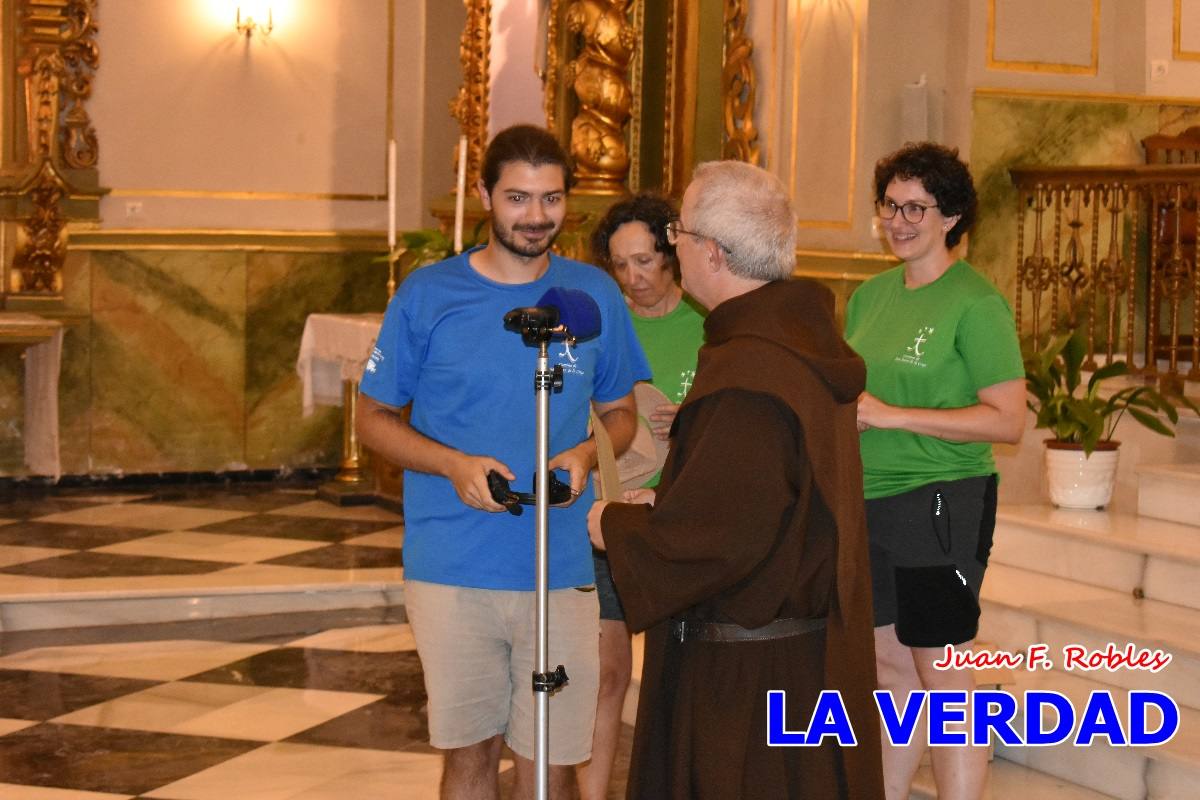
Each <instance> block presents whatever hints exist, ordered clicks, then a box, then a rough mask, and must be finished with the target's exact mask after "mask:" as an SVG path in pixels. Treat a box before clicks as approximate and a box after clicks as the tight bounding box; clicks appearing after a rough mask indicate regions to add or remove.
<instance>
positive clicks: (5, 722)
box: [0, 717, 38, 797]
mask: <svg viewBox="0 0 1200 800" xmlns="http://www.w3.org/2000/svg"><path fill="white" fill-rule="evenodd" d="M37 724H38V723H37V722H34V721H32V720H28V719H9V718H8V717H0V736H5V735H7V734H10V733H12V732H14V731H19V730H22V729H24V728H28V727H31V726H33V725H37ZM0 785H3V784H0ZM5 796H6V795H3V794H0V797H5Z"/></svg>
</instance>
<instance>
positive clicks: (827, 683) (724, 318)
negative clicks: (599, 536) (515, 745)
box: [601, 280, 883, 800]
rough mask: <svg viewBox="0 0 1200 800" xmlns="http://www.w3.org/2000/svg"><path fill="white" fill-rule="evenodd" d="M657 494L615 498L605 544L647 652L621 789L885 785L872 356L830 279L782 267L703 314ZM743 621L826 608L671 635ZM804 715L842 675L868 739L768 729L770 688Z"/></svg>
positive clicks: (794, 789) (854, 718)
mask: <svg viewBox="0 0 1200 800" xmlns="http://www.w3.org/2000/svg"><path fill="white" fill-rule="evenodd" d="M704 327H705V334H706V335H705V338H706V344H705V346H704V347H703V348H701V350H700V358H699V364H698V367H697V373H696V382H695V385H694V386H693V388H692V390H691V392H689V394H688V396H687V400H686V401H685V402H684V404H683V405H682V407H681V408H680V409H679V413H678V415H677V417H676V420H675V425H674V428H673V431H672V432H673V440H672V445H671V454H670V456H669V457H668V460H667V463H666V465H665V467H664V469H663V477H662V482H661V483H660V484H659V487H658V490H657V492H658V493H657V497H656V502H655V505H654V506H649V505H631V504H624V503H614V504H610V505H609V506H608V507H607V508H606V509H605V511H604V515H603V517H602V520H601V526H602V528H603V531H604V539H605V543H606V546H607V549H608V556H609V563H610V564H611V567H612V572H613V577H614V579H615V581H616V585H617V590H618V592H619V593H620V595H621V600H622V603H623V605H624V608H625V613H626V621H627V622H628V624H629V627H630V628H631V629H633V630H635V631H637V630H646V631H647V635H646V652H645V663H644V667H643V672H642V688H641V695H640V700H639V706H638V717H637V729H636V732H635V734H634V752H633V762H632V764H631V768H630V775H629V789H628V796H629V797H630V798H636V799H637V800H641V799H642V798H654V799H655V800H658V799H659V798H694V797H697V798H698V797H704V798H771V799H772V800H774V799H775V798H820V800H825V799H826V798H839V797H841V798H854V799H855V800H858V799H859V798H862V799H864V800H868V799H869V800H874V798H881V797H883V778H882V772H881V766H880V742H879V723H878V715H877V712H876V708H875V704H874V700H873V699H872V696H871V692H872V690H874V688H875V651H874V640H873V634H872V627H871V625H872V622H871V594H870V587H871V582H870V571H869V569H868V562H867V558H868V555H867V540H866V527H865V521H864V506H863V491H862V465H861V462H860V460H859V454H858V432H857V428H856V424H855V423H856V411H855V408H856V403H855V401H856V399H857V397H858V395H859V393H860V392H861V391H862V389H863V386H864V383H865V377H866V373H865V368H864V366H863V363H862V361H861V359H859V357H858V356H857V355H856V354H855V353H854V352H853V351H852V350H851V349H850V348H849V347H848V346H847V345H846V344H845V342H844V341H843V340H842V338H841V335H840V333H839V332H838V329H837V326H836V325H835V322H834V316H833V297H832V295H831V293H830V292H829V291H828V290H826V289H824V288H823V287H821V286H820V285H819V284H816V283H814V282H812V281H807V280H800V281H776V282H773V283H768V284H766V285H764V286H762V287H760V288H758V289H755V290H753V291H751V292H748V293H746V294H743V295H740V296H738V297H735V298H733V299H731V300H728V301H726V302H724V303H722V304H721V305H719V306H718V307H717V308H715V309H713V311H712V313H711V314H709V316H708V319H707V321H706V323H705V326H704ZM672 617H675V618H679V617H687V618H690V619H699V620H705V621H714V622H733V623H736V624H738V625H741V626H743V627H746V628H756V627H760V626H762V625H766V624H767V623H768V622H771V621H772V620H774V619H777V618H784V617H806V618H811V617H826V618H827V622H826V627H825V629H824V630H817V631H814V632H810V633H806V634H802V635H799V636H795V637H791V638H786V639H775V640H770V641H741V642H703V641H688V642H685V643H683V644H680V643H678V642H677V641H675V640H674V639H673V638H672V637H671V631H670V624H669V619H670V618H672ZM771 689H782V690H785V691H786V692H787V708H786V728H787V730H789V731H795V730H804V729H807V728H808V723H809V718H810V716H811V713H812V709H813V705H814V703H815V701H816V698H817V696H818V694H819V692H820V691H821V690H822V689H835V690H838V691H839V692H840V693H841V696H842V700H843V703H844V704H845V707H846V709H847V711H848V713H849V717H850V720H851V724H852V725H853V727H854V732H855V735H856V736H857V739H858V744H857V746H854V747H840V746H838V745H837V744H836V743H834V742H833V740H832V739H826V740H825V742H824V743H823V744H822V745H820V746H816V747H768V746H767V744H766V734H767V721H766V718H767V692H768V690H771Z"/></svg>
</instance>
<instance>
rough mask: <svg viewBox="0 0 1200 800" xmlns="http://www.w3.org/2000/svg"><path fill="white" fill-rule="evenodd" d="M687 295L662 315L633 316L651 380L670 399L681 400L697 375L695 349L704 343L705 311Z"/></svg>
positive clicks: (635, 329) (678, 401)
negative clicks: (648, 363) (647, 362)
mask: <svg viewBox="0 0 1200 800" xmlns="http://www.w3.org/2000/svg"><path fill="white" fill-rule="evenodd" d="M694 303H695V301H694V300H692V299H691V298H690V297H688V296H687V295H684V297H683V299H682V300H680V301H679V304H678V305H676V306H675V308H674V309H673V310H672V311H671V312H670V313H669V314H665V315H663V316H661V317H639V316H638V315H637V314H630V316H631V317H632V318H633V331H634V333H635V334H637V338H638V342H640V343H641V345H642V350H643V351H644V352H645V353H646V360H647V361H649V362H650V374H651V375H652V376H653V377H652V378H651V380H650V383H651V384H652V385H653V386H654V388H656V389H658V390H659V391H660V392H662V393H663V394H665V395H666V396H667V397H668V398H669V399H670V400H671V402H672V403H682V402H683V398H684V396H685V395H687V393H688V389H691V388H692V381H693V380H694V379H695V377H696V353H697V351H699V349H700V345H702V344H704V314H703V312H702V311H701V310H700V309H699V308H698V307H697V306H695V305H694Z"/></svg>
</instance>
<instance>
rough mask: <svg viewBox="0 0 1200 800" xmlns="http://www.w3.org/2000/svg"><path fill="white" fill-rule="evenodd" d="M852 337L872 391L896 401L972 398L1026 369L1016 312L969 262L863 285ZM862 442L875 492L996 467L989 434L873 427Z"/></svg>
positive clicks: (868, 484)
mask: <svg viewBox="0 0 1200 800" xmlns="http://www.w3.org/2000/svg"><path fill="white" fill-rule="evenodd" d="M846 341H848V342H849V343H850V346H851V347H853V348H854V349H855V351H856V352H857V353H858V354H859V355H860V356H862V358H863V360H864V361H865V362H866V364H867V391H868V392H870V393H871V394H873V395H875V396H876V397H878V398H879V399H880V400H882V401H884V402H885V403H890V404H892V405H896V406H904V407H909V408H914V407H915V408H962V407H965V406H971V405H975V404H976V403H978V402H979V395H978V392H979V390H980V389H983V388H986V387H988V386H992V385H995V384H997V383H1002V382H1004V381H1009V380H1013V379H1015V378H1021V377H1024V375H1025V369H1024V364H1023V362H1022V360H1021V348H1020V344H1019V343H1018V341H1017V332H1016V326H1015V325H1014V324H1013V316H1012V310H1011V309H1010V308H1009V305H1008V303H1007V302H1006V301H1005V299H1004V297H1003V296H1002V295H1001V294H1000V292H999V291H997V290H996V287H995V286H993V285H992V284H991V282H990V281H988V280H987V279H986V278H984V277H983V276H982V275H980V274H979V273H977V272H976V271H975V270H974V269H972V268H971V265H970V264H968V263H967V262H965V261H956V262H955V263H954V264H952V265H951V266H950V268H949V269H948V270H946V272H945V273H944V274H943V275H942V276H941V277H940V278H938V279H937V280H936V281H934V282H933V283H930V284H927V285H925V286H921V287H919V288H917V289H907V288H905V286H904V265H903V264H901V265H900V266H899V267H896V268H894V269H890V270H888V271H887V272H884V273H883V274H881V275H877V276H876V277H874V278H872V279H871V280H869V281H867V282H866V283H864V284H863V285H862V286H860V287H859V288H858V290H857V291H855V293H854V295H853V296H852V297H851V298H850V303H849V305H848V306H847V308H846ZM861 445H862V460H863V483H864V487H865V489H866V496H867V499H872V498H876V497H889V496H891V495H896V494H900V493H902V492H907V491H909V490H911V489H915V488H917V487H918V486H923V485H925V484H927V483H932V482H934V481H939V480H956V479H958V478H971V477H977V476H980V475H990V474H991V473H993V472H995V470H996V467H995V462H994V461H993V459H992V446H991V444H990V443H988V442H949V441H946V440H945V439H939V438H937V437H935V436H924V435H921V434H917V433H912V432H911V431H904V430H881V429H878V428H872V429H870V430H867V431H864V432H863V434H862V437H861Z"/></svg>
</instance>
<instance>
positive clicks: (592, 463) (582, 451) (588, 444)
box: [549, 438, 596, 505]
mask: <svg viewBox="0 0 1200 800" xmlns="http://www.w3.org/2000/svg"><path fill="white" fill-rule="evenodd" d="M549 467H550V469H565V470H566V471H567V473H568V474H569V475H570V476H571V480H570V483H571V503H574V502H575V498H577V497H579V495H581V494H583V490H584V487H585V486H587V479H588V473H590V472H591V471H592V470H593V469H594V468H595V467H596V440H595V439H592V438H588V439H585V440H583V441H582V442H580V443H579V444H577V445H575V446H574V447H572V448H571V449H570V450H563V451H562V452H561V453H559V454H558V455H556V456H555V457H554V458H552V459H550V464H549ZM571 503H567V504H566V505H571Z"/></svg>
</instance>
